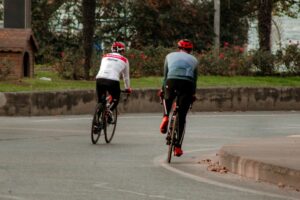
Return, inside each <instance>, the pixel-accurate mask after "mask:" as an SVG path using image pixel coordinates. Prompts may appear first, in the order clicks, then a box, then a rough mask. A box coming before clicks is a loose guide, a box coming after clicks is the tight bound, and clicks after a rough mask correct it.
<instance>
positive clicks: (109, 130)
mask: <svg viewBox="0 0 300 200" xmlns="http://www.w3.org/2000/svg"><path fill="white" fill-rule="evenodd" d="M117 119H118V111H117V108H115V109H114V110H113V111H112V116H111V117H108V116H106V117H105V120H104V124H105V126H104V136H105V141H106V143H110V142H111V140H112V139H113V137H114V134H115V131H116V126H117Z"/></svg>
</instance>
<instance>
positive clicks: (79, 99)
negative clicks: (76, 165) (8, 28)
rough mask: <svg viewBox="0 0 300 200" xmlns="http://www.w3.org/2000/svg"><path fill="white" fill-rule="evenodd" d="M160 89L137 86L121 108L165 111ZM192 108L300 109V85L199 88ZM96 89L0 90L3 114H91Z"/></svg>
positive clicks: (213, 109) (208, 109)
mask: <svg viewBox="0 0 300 200" xmlns="http://www.w3.org/2000/svg"><path fill="white" fill-rule="evenodd" d="M157 91H158V89H137V90H134V92H133V93H132V94H131V96H130V98H129V100H128V102H126V103H123V102H122V101H121V102H120V106H119V110H120V111H121V112H123V111H124V112H131V113H133V112H135V113H138V112H144V113H147V112H148V113H149V112H162V106H161V105H160V103H159V97H158V96H157ZM196 95H197V101H196V102H195V103H194V105H193V111H195V112H202V111H207V112H210V111H274V110H300V88H200V89H198V90H197V94H196ZM95 104H96V95H95V90H69V91H50V92H6V93H2V92H0V116H41V115H75V114H91V113H92V112H93V109H94V107H95Z"/></svg>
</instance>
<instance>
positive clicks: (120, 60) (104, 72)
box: [96, 53, 130, 89]
mask: <svg viewBox="0 0 300 200" xmlns="http://www.w3.org/2000/svg"><path fill="white" fill-rule="evenodd" d="M121 75H122V76H123V80H124V85H125V89H127V88H129V87H130V79H129V62H128V59H127V58H125V57H124V56H122V55H121V54H119V53H108V54H105V55H104V56H103V58H102V60H101V64H100V69H99V72H98V74H97V76H96V78H105V79H110V80H115V81H120V76H121Z"/></svg>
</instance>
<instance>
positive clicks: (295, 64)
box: [281, 44, 300, 75]
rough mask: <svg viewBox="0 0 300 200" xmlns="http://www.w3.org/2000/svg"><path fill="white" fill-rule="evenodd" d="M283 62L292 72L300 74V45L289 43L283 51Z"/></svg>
mask: <svg viewBox="0 0 300 200" xmlns="http://www.w3.org/2000/svg"><path fill="white" fill-rule="evenodd" d="M281 58H282V63H283V64H284V66H285V67H286V70H287V71H288V72H289V73H291V74H297V75H299V74H300V47H299V45H297V44H291V45H288V46H287V47H286V48H284V49H283V51H282V55H281Z"/></svg>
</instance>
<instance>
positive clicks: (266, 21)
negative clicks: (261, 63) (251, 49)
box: [258, 0, 273, 52]
mask: <svg viewBox="0 0 300 200" xmlns="http://www.w3.org/2000/svg"><path fill="white" fill-rule="evenodd" d="M258 1H259V3H258V36H259V49H260V50H262V51H268V52H271V30H272V7H273V0H258Z"/></svg>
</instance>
